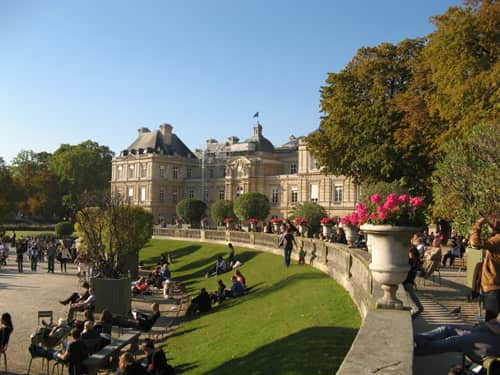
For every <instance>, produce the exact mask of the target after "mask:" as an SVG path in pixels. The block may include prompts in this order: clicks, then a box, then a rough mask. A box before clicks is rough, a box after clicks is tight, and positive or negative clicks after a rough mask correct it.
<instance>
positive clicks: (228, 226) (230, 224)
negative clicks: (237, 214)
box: [226, 221, 234, 230]
mask: <svg viewBox="0 0 500 375" xmlns="http://www.w3.org/2000/svg"><path fill="white" fill-rule="evenodd" d="M233 227H234V225H233V222H232V221H228V222H227V223H226V229H227V230H231V229H233Z"/></svg>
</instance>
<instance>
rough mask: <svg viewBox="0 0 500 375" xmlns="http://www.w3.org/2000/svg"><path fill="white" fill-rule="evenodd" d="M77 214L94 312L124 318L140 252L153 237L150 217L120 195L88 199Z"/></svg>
mask: <svg viewBox="0 0 500 375" xmlns="http://www.w3.org/2000/svg"><path fill="white" fill-rule="evenodd" d="M88 199H89V201H87V202H86V204H83V205H82V206H83V207H84V208H82V209H81V210H80V211H78V212H77V214H76V223H75V229H76V232H77V234H78V236H79V246H78V251H79V252H82V253H83V254H84V255H85V256H86V257H87V259H88V260H89V262H90V264H91V265H92V268H93V269H94V271H93V272H92V274H93V277H92V279H91V284H92V286H93V287H94V289H95V296H96V305H95V306H96V311H97V312H100V311H102V310H103V309H108V310H110V311H111V312H113V313H116V314H120V315H125V314H127V313H128V311H129V310H130V281H131V278H137V277H138V271H139V270H138V269H139V250H140V249H141V248H142V247H143V246H144V245H145V244H146V243H147V242H148V241H149V240H150V239H151V236H152V234H153V215H152V214H151V213H150V212H148V211H146V210H144V209H143V208H142V207H139V206H132V205H130V204H128V203H126V201H124V200H122V199H121V198H120V197H119V196H106V197H99V196H98V197H94V198H88Z"/></svg>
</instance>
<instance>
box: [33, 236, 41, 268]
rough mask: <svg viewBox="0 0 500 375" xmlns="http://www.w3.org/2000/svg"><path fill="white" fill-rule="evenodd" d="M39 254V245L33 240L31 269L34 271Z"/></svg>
mask: <svg viewBox="0 0 500 375" xmlns="http://www.w3.org/2000/svg"><path fill="white" fill-rule="evenodd" d="M39 256H40V246H39V245H38V243H37V242H33V244H32V245H31V270H32V271H35V272H36V266H37V264H38V257H39Z"/></svg>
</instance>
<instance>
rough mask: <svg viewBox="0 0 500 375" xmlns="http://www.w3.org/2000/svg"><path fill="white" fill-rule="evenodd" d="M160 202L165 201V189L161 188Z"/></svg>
mask: <svg viewBox="0 0 500 375" xmlns="http://www.w3.org/2000/svg"><path fill="white" fill-rule="evenodd" d="M160 202H165V189H164V188H160Z"/></svg>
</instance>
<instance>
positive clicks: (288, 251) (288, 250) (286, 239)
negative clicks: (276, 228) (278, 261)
mask: <svg viewBox="0 0 500 375" xmlns="http://www.w3.org/2000/svg"><path fill="white" fill-rule="evenodd" d="M294 244H295V245H297V243H296V242H295V238H294V237H293V234H292V227H287V229H286V233H285V234H284V235H283V237H281V241H280V246H283V250H284V252H285V254H284V255H285V261H284V264H285V267H289V266H290V260H291V256H292V250H293V245H294Z"/></svg>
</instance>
